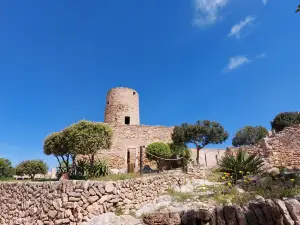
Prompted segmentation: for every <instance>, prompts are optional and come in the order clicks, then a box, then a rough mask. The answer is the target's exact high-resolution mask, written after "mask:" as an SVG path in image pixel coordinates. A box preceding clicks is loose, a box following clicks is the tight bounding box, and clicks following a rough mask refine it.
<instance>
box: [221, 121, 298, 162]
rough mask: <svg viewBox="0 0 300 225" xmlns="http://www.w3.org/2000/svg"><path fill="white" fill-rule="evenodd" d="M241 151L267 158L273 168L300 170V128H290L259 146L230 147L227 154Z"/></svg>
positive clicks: (264, 140) (261, 142) (268, 138)
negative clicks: (282, 167) (281, 167)
mask: <svg viewBox="0 0 300 225" xmlns="http://www.w3.org/2000/svg"><path fill="white" fill-rule="evenodd" d="M239 149H242V150H245V151H248V152H249V153H250V154H253V153H257V154H259V155H261V156H263V157H265V158H266V159H267V161H268V162H269V163H270V164H271V165H272V166H276V167H280V166H284V167H291V168H300V160H299V159H300V126H299V125H297V126H293V127H288V128H286V129H284V130H283V131H281V132H279V133H277V134H274V135H272V136H270V137H267V138H265V139H263V140H262V141H260V142H259V143H258V144H257V145H253V146H242V147H240V148H234V147H229V148H227V153H229V154H231V153H235V152H237V150H239Z"/></svg>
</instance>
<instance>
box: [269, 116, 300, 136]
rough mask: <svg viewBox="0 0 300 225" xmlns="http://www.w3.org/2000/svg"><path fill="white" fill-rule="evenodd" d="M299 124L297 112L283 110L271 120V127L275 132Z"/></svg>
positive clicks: (299, 118) (299, 119) (299, 117)
mask: <svg viewBox="0 0 300 225" xmlns="http://www.w3.org/2000/svg"><path fill="white" fill-rule="evenodd" d="M296 124H300V113H299V112H283V113H279V114H278V115H277V116H276V117H275V118H274V119H273V121H271V126H272V129H273V130H275V131H276V132H279V131H282V130H283V129H284V128H286V127H290V126H293V125H296Z"/></svg>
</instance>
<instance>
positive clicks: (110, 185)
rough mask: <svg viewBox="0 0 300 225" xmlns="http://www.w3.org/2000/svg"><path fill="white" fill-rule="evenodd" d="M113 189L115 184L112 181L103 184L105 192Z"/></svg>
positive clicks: (110, 191)
mask: <svg viewBox="0 0 300 225" xmlns="http://www.w3.org/2000/svg"><path fill="white" fill-rule="evenodd" d="M114 189H115V186H114V183H113V182H110V181H109V182H107V183H106V184H105V191H106V192H107V193H112V192H113V191H114Z"/></svg>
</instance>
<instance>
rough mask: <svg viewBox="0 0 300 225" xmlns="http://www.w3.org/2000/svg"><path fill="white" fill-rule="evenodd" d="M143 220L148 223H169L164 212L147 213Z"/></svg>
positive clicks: (165, 224) (150, 224)
mask: <svg viewBox="0 0 300 225" xmlns="http://www.w3.org/2000/svg"><path fill="white" fill-rule="evenodd" d="M143 222H144V223H145V224H146V225H156V224H164V225H167V224H168V222H169V221H168V217H167V216H166V214H164V213H153V214H148V215H145V216H144V218H143Z"/></svg>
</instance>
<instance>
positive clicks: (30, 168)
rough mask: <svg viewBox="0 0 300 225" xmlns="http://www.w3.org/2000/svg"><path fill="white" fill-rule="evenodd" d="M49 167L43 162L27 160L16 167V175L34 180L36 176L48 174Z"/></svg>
mask: <svg viewBox="0 0 300 225" xmlns="http://www.w3.org/2000/svg"><path fill="white" fill-rule="evenodd" d="M47 172H48V166H47V165H46V164H45V163H44V162H43V161H42V160H26V161H23V162H21V163H20V164H19V165H17V166H16V174H17V175H19V176H23V175H28V176H30V178H31V179H32V180H33V179H34V177H35V175H36V174H46V173H47Z"/></svg>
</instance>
